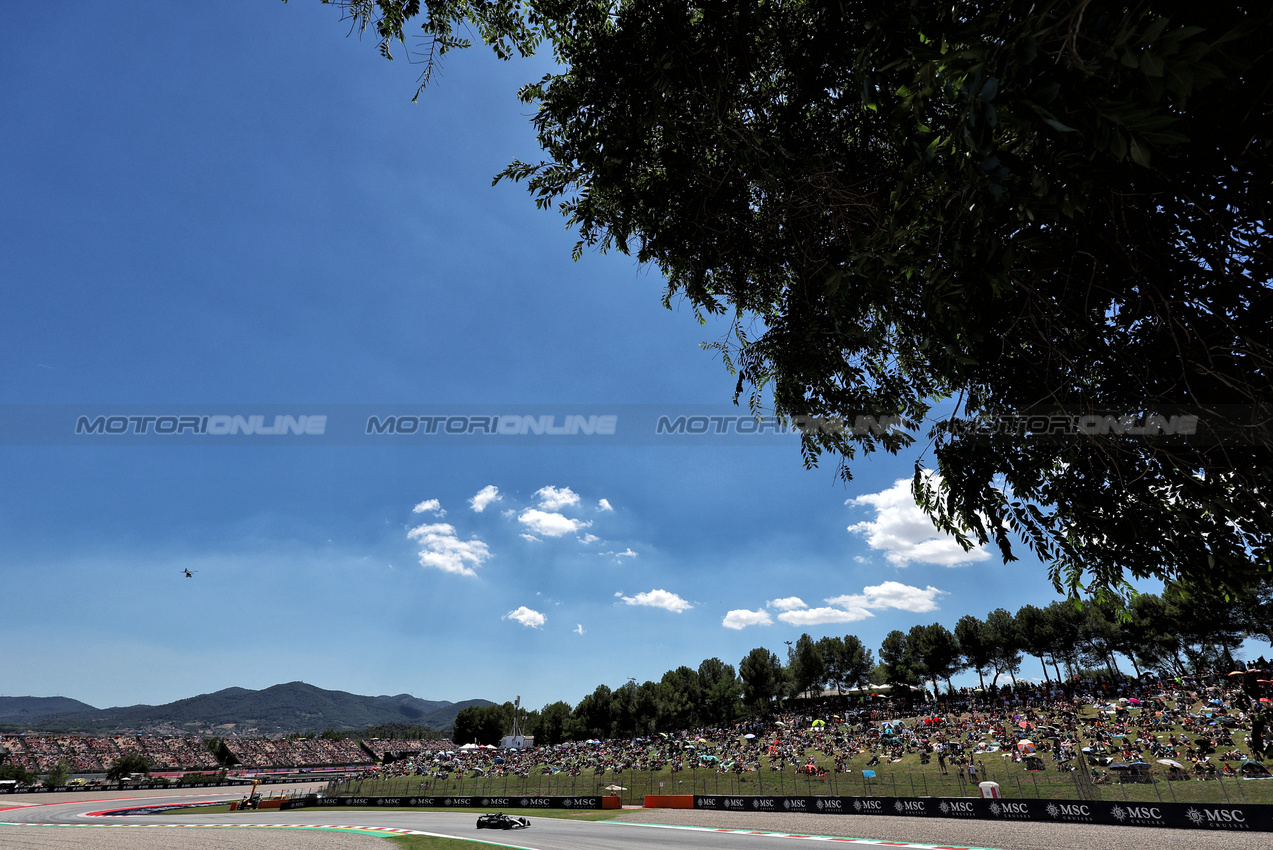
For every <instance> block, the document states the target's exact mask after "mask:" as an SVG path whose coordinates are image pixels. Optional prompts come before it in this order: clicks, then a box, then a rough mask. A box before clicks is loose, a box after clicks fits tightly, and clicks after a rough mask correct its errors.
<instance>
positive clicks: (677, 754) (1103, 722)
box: [360, 676, 1273, 782]
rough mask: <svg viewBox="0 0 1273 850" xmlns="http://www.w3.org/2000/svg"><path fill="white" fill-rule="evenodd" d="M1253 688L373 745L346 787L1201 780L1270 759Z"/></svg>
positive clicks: (1161, 685)
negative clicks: (500, 741)
mask: <svg viewBox="0 0 1273 850" xmlns="http://www.w3.org/2000/svg"><path fill="white" fill-rule="evenodd" d="M1261 690H1262V694H1257V696H1255V697H1252V696H1251V695H1250V694H1249V693H1247V692H1246V691H1244V689H1243V687H1242V681H1241V679H1235V678H1228V677H1223V676H1213V677H1210V678H1209V679H1206V680H1198V679H1193V680H1173V681H1160V680H1153V681H1148V680H1146V681H1143V682H1133V681H1123V682H1117V683H1115V682H1113V681H1105V682H1101V681H1084V682H1080V683H1077V684H1071V685H1067V686H1066V687H1065V688H1062V687H1060V686H1057V685H1052V684H1047V685H1030V684H1024V683H1023V684H1022V685H1021V686H1019V687H1016V688H1000V689H989V690H988V691H982V690H981V689H964V690H962V691H958V692H956V693H954V694H946V695H943V696H942V697H941V698H940V699H937V700H935V699H933V697H931V695H930V696H928V697H927V698H926V699H920V700H915V699H907V700H903V699H894V698H890V697H886V696H880V695H878V694H876V695H871V694H863V695H860V696H854V697H851V698H850V697H831V698H827V699H825V700H823V701H822V702H821V703H820V704H819V705H818V708H817V710H816V711H810V710H809V709H807V708H806V709H805V710H803V711H799V712H788V713H780V714H774V715H771V716H769V717H766V718H763V719H751V720H747V721H744V722H740V723H737V724H733V725H731V726H729V727H726V728H696V729H689V730H684V731H681V732H677V733H675V734H669V733H655V734H649V735H646V736H641V737H636V738H632V739H609V740H604V741H601V740H592V741H587V742H572V743H564V744H558V745H555V746H540V747H537V748H535V749H533V750H498V749H496V748H494V747H482V746H475V745H473V744H465V745H463V746H455V745H454V744H452V743H451V742H447V741H442V742H438V741H429V742H416V741H379V742H375V745H374V751H375V752H376V753H377V755H378V757H379V760H383V756H384V755H385V754H386V753H388V754H392V756H393V758H394V759H395V760H393V761H391V763H388V764H383V765H380V766H376V767H372V768H368V769H366V770H365V771H363V773H362V774H361V777H360V778H364V779H366V778H386V777H393V776H411V775H418V776H421V777H423V778H424V780H425V781H426V782H428V781H434V780H441V781H446V780H450V779H453V778H457V777H488V778H498V777H504V776H510V777H523V778H528V777H530V776H531V775H532V774H542V775H548V774H552V775H556V774H559V773H560V774H565V775H566V776H580V775H584V774H586V775H589V776H603V775H605V774H607V773H609V772H614V773H622V772H625V771H655V770H662V769H668V770H670V771H671V772H672V773H677V772H680V771H685V770H694V771H709V772H719V773H735V774H746V773H754V772H758V771H765V772H771V771H787V772H789V773H790V772H796V773H806V774H810V775H817V776H825V775H827V774H828V773H830V772H833V771H834V772H837V773H851V772H853V771H854V770H860V769H862V767H863V765H864V764H865V765H867V766H872V767H873V766H875V765H880V764H888V763H896V762H899V761H902V760H907V761H911V762H915V761H918V763H919V764H921V765H931V769H932V770H934V771H935V772H940V773H943V774H946V773H949V772H958V774H959V775H960V776H961V777H966V778H967V779H968V780H969V781H973V782H975V781H977V779H978V774H979V773H980V774H982V775H983V776H984V773H985V763H986V760H987V759H991V760H994V762H995V763H1002V764H1006V765H1015V766H1017V768H1018V769H1020V770H1042V771H1048V770H1055V771H1067V772H1073V771H1077V770H1082V771H1087V772H1089V774H1090V775H1091V776H1092V778H1094V779H1095V781H1097V782H1105V781H1110V779H1111V777H1124V778H1125V777H1126V775H1127V774H1131V775H1132V776H1134V775H1135V774H1137V773H1138V772H1142V771H1143V772H1144V773H1145V774H1148V773H1150V772H1151V771H1152V772H1154V773H1157V774H1160V775H1163V776H1165V778H1168V779H1182V778H1210V777H1212V776H1214V775H1216V774H1217V773H1219V774H1221V775H1225V774H1227V775H1234V774H1236V773H1238V772H1239V771H1240V770H1241V769H1242V768H1245V767H1248V766H1251V767H1253V768H1258V769H1259V770H1263V768H1262V767H1261V766H1260V764H1259V763H1260V762H1261V761H1262V759H1263V758H1265V757H1273V742H1271V741H1270V740H1269V739H1268V737H1266V736H1265V733H1264V730H1265V726H1266V723H1267V722H1268V720H1269V719H1270V713H1269V710H1270V707H1271V706H1273V703H1270V697H1273V688H1270V687H1269V686H1267V685H1265V686H1263V687H1262V689H1261ZM863 757H864V758H865V759H866V760H865V761H864V760H863ZM851 762H852V764H850V763H851ZM1171 762H1175V763H1176V764H1178V765H1179V767H1174V766H1172V765H1171V764H1170V763H1171ZM1111 771H1113V773H1112V774H1111ZM1124 771H1126V773H1124ZM1257 775H1258V774H1257Z"/></svg>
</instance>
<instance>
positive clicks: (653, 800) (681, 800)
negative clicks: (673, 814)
mask: <svg viewBox="0 0 1273 850" xmlns="http://www.w3.org/2000/svg"><path fill="white" fill-rule="evenodd" d="M645 807H646V808H647V809H692V808H694V795H693V794H646V795H645Z"/></svg>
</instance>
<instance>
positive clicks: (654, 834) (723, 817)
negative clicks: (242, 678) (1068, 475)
mask: <svg viewBox="0 0 1273 850" xmlns="http://www.w3.org/2000/svg"><path fill="white" fill-rule="evenodd" d="M92 796H94V797H95V799H93V800H86V799H84V795H82V794H76V795H56V799H54V797H55V795H40V797H44V798H45V799H40V797H27V798H23V799H21V803H22V804H25V805H22V806H20V807H18V808H13V809H8V810H2V809H4V807H5V806H9V805H14V803H15V802H17V801H16V800H14V798H11V797H5V798H0V824H5V823H8V824H14V825H13V826H4V825H0V847H3V848H5V850H19V848H21V850H27V848H32V850H45V848H49V850H63V848H65V850H80V848H84V849H85V850H90V849H91V850H98V848H100V850H122V848H127V850H134V848H147V850H148V848H150V847H152V846H153V847H155V848H164V850H186V848H190V850H202V848H213V847H216V848H219V850H239V848H243V850H248V848H251V850H292V848H298V850H299V848H315V850H354V848H358V850H377V847H378V845H376V844H375V843H373V842H372V841H371V838H370V837H368V836H369V835H375V834H379V835H382V836H383V835H393V834H402V833H403V832H421V833H427V834H431V835H441V836H448V837H455V838H466V839H470V840H472V839H478V840H482V841H485V842H493V843H498V844H503V845H506V846H511V847H517V848H527V850H583V848H587V850H685V848H705V850H794V848H795V847H796V846H797V845H796V844H795V842H797V841H799V842H801V843H804V844H806V846H807V845H808V843H810V842H812V843H814V844H822V843H828V844H831V845H833V846H834V845H839V846H845V845H849V846H854V845H856V846H860V847H872V846H875V847H878V846H893V847H907V846H910V847H915V848H935V847H940V848H995V849H996V850H1058V848H1080V850H1140V849H1141V848H1144V850H1247V848H1251V850H1255V848H1260V850H1268V848H1269V847H1273V834H1270V833H1242V832H1205V831H1201V830H1168V829H1145V828H1133V827H1095V826H1087V825H1080V824H1055V825H1052V824H1003V823H994V822H988V821H954V820H944V819H936V818H933V819H925V820H922V821H921V820H917V819H910V818H894V817H881V816H855V815H835V816H831V815H789V814H754V813H741V812H739V813H733V812H731V813H723V812H696V811H687V810H670V809H653V810H627V811H624V812H623V813H621V814H620V815H618V817H617V818H616V819H615V820H614V821H600V822H587V821H570V820H560V819H555V818H548V817H535V816H534V815H531V816H530V818H531V822H532V826H531V828H530V829H527V830H520V831H516V832H495V831H487V830H482V831H478V830H477V829H476V828H475V822H476V820H477V817H476V815H473V814H468V813H459V812H420V811H402V810H383V809H371V808H369V809H357V810H348V809H346V810H340V811H333V810H330V809H297V810H292V811H286V812H278V811H274V812H270V811H266V812H252V813H245V814H206V815H203V814H194V815H165V814H162V813H159V814H155V815H146V816H126V817H109V818H104V817H92V816H90V815H89V813H90V812H99V811H102V810H104V809H113V808H122V807H126V806H134V805H167V804H172V803H182V804H189V803H194V802H200V801H213V800H220V801H226V800H231V799H238V798H240V797H241V796H242V792H237V793H233V794H198V795H194V794H186V795H183V796H179V797H175V796H173V792H171V791H165V792H154V793H151V794H146V795H145V797H146V799H139V796H140V795H139V792H135V791H134V792H120V793H119V794H118V795H114V796H108V795H100V796H98V795H92ZM37 801H38V804H36V803H37ZM33 804H34V805H33ZM22 824H26V825H22ZM39 824H47V825H48V826H39ZM101 824H107V826H101ZM137 825H144V826H145V827H149V828H141V829H139V828H136V826H137ZM160 825H174V826H179V827H180V828H172V829H165V828H162V826H160ZM254 826H255V827H263V828H260V829H252V828H247V829H244V828H242V827H254ZM201 827H203V828H201ZM235 827H239V828H235ZM298 827H299V828H298ZM845 839H848V840H845ZM379 846H383V845H379Z"/></svg>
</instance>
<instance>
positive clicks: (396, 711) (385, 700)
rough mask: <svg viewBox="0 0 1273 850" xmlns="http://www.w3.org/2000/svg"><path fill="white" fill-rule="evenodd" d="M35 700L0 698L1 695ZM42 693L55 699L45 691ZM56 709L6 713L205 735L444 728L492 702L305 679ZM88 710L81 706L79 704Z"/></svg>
mask: <svg viewBox="0 0 1273 850" xmlns="http://www.w3.org/2000/svg"><path fill="white" fill-rule="evenodd" d="M23 699H27V700H29V699H37V698H32V697H0V709H2V708H3V706H4V702H3V701H4V700H23ZM45 699H61V698H57V697H47V698H45ZM65 702H66V703H68V704H69V705H68V706H67V708H65V709H63V710H62V711H60V712H57V713H53V712H45V713H43V714H40V715H38V716H35V717H29V719H22V720H12V721H10V720H5V719H4V718H3V717H0V723H4V724H5V725H13V724H18V725H22V726H23V727H24V728H27V729H31V730H33V731H47V732H89V733H103V732H111V731H116V730H119V731H137V732H146V731H154V732H163V733H168V734H175V733H194V734H205V735H277V734H286V733H290V732H321V731H323V730H324V729H338V730H341V731H356V730H359V729H366V728H367V727H369V726H376V725H378V724H382V723H404V724H412V725H417V726H431V727H433V728H435V729H446V728H448V727H450V726H451V725H452V724H454V722H455V715H456V714H458V713H459V712H460V710H461V709H463V708H466V707H468V706H470V705H492V704H493V703H491V702H490V701H489V700H466V701H464V702H458V703H452V702H446V701H443V700H425V699H420V698H418V697H413V696H411V695H410V694H398V695H397V696H377V697H369V696H359V695H358V694H351V693H347V692H346V691H328V690H324V689H322V688H316V687H314V686H313V685H307V684H305V683H304V682H289V683H288V684H285V685H274V686H273V687H270V688H265V689H264V690H260V691H253V690H248V689H247V688H226V689H224V690H220V691H217V692H215V693H211V694H201V695H199V696H196V697H189V698H187V699H181V700H177V701H176V702H170V703H167V704H166V705H132V706H126V707H119V708H103V709H95V708H93V707H92V706H87V705H85V704H84V703H81V702H76V701H75V700H66V701H65ZM85 709H87V710H85Z"/></svg>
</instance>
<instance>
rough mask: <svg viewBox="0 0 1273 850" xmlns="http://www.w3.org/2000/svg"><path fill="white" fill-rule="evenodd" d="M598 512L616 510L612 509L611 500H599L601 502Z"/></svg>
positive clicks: (598, 504) (598, 503) (598, 502)
mask: <svg viewBox="0 0 1273 850" xmlns="http://www.w3.org/2000/svg"><path fill="white" fill-rule="evenodd" d="M597 510H599V511H612V510H614V508H612V507H610V500H609V499H599V500H598V501H597Z"/></svg>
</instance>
